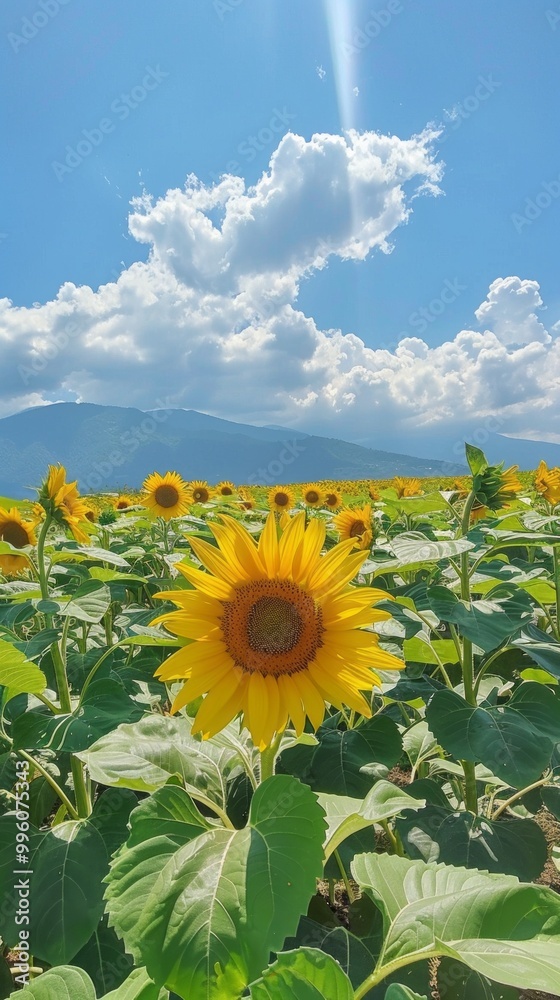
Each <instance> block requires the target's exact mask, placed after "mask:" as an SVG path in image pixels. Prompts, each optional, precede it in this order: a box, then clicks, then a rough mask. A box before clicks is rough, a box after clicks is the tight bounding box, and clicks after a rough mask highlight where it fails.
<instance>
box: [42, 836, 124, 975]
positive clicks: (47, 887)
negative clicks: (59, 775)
mask: <svg viewBox="0 0 560 1000" xmlns="http://www.w3.org/2000/svg"><path fill="white" fill-rule="evenodd" d="M107 862H108V858H107V851H106V849H105V845H104V843H103V840H102V838H101V835H100V834H99V833H98V831H97V830H96V829H95V827H94V826H93V825H92V824H91V823H89V822H88V821H87V820H77V821H73V820H72V821H69V822H67V823H60V824H59V825H58V826H54V827H53V828H52V829H51V830H49V832H48V833H47V834H45V836H44V837H43V839H42V841H41V843H40V845H39V847H38V849H37V852H36V855H35V858H34V861H33V876H32V880H31V886H30V897H31V899H32V901H33V918H32V920H31V924H30V932H31V933H30V945H31V953H32V954H33V955H35V956H36V957H37V958H39V959H42V960H43V961H44V962H48V963H49V965H64V964H65V963H66V962H69V961H70V960H71V959H72V958H73V957H74V956H75V955H76V953H77V952H78V951H79V950H80V948H83V946H84V945H85V944H86V942H87V941H88V940H89V938H90V937H91V935H92V934H93V932H94V930H95V928H96V927H97V925H98V923H99V921H100V919H101V916H102V914H103V909H104V907H103V885H102V879H103V878H104V876H105V874H106V872H107V867H108V865H107Z"/></svg>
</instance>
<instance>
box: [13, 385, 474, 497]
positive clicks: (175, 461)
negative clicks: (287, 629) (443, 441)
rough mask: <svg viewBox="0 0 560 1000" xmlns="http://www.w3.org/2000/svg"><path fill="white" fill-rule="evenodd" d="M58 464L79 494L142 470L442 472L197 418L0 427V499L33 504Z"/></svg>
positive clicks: (163, 415)
mask: <svg viewBox="0 0 560 1000" xmlns="http://www.w3.org/2000/svg"><path fill="white" fill-rule="evenodd" d="M57 462H62V463H63V465H65V466H66V468H67V470H68V475H69V477H70V478H71V479H77V480H78V483H79V487H80V489H81V490H82V491H83V492H95V491H97V490H118V489H122V487H124V486H129V487H131V488H135V487H139V486H140V485H141V483H142V481H143V480H144V478H145V477H146V475H148V474H149V473H150V472H153V471H154V470H157V471H158V472H162V473H163V472H165V471H166V470H168V469H176V470H177V471H178V472H180V473H181V474H182V475H183V476H184V477H185V478H186V479H188V480H190V479H207V480H208V481H209V482H211V483H217V482H219V481H220V480H221V479H231V480H232V481H233V482H234V483H252V484H255V485H256V484H257V483H261V484H270V485H272V484H273V483H282V482H283V483H289V482H294V483H301V482H307V481H311V480H314V479H367V478H371V479H374V478H375V479H385V478H389V477H391V476H395V475H405V476H439V475H446V474H449V473H448V467H446V465H445V463H444V462H438V461H435V460H434V461H432V460H430V459H426V458H412V457H411V456H408V455H398V454H392V453H391V452H385V451H374V450H372V449H370V448H364V447H362V446H361V445H357V444H350V443H348V442H347V441H339V440H337V439H336V438H324V437H316V436H313V435H308V434H302V433H301V432H298V431H293V430H288V429H287V428H282V427H253V426H251V425H249V424H238V423H234V422H233V421H231V420H221V419H219V418H218V417H211V416H209V415H208V414H206V413H199V412H198V411H197V410H150V411H142V410H137V409H133V408H132V407H119V406H98V405H95V404H93V403H54V404H53V405H51V406H40V407H34V408H32V409H29V410H24V411H22V412H21V413H17V414H15V415H14V416H11V417H4V418H3V419H1V420H0V495H4V496H11V497H14V498H16V499H19V498H23V497H29V496H31V495H32V491H33V489H34V488H35V487H36V486H37V485H38V484H39V482H40V480H41V478H42V477H43V475H44V474H45V471H46V468H47V465H48V464H49V463H50V464H54V463H57ZM459 471H461V469H460V468H459V467H456V468H455V469H454V470H453V472H454V474H455V472H457V474H458V472H459Z"/></svg>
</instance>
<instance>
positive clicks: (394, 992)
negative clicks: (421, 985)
mask: <svg viewBox="0 0 560 1000" xmlns="http://www.w3.org/2000/svg"><path fill="white" fill-rule="evenodd" d="M385 1000H428V998H427V996H426V994H424V996H422V997H421V996H420V994H419V993H413V992H412V990H409V988H408V986H400V984H399V983H392V984H391V986H390V987H389V989H388V990H387V992H386V994H385Z"/></svg>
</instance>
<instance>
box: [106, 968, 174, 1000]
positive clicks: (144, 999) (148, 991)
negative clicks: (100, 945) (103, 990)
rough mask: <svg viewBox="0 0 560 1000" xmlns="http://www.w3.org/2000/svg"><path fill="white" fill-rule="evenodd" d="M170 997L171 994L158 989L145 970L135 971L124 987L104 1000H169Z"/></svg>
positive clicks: (108, 994) (107, 995)
mask: <svg viewBox="0 0 560 1000" xmlns="http://www.w3.org/2000/svg"><path fill="white" fill-rule="evenodd" d="M168 997H169V992H168V991H167V990H166V989H158V987H157V986H155V985H154V983H153V982H152V980H151V979H150V977H149V975H148V973H147V972H146V970H145V969H134V972H131V974H130V976H129V977H128V979H127V980H126V981H125V982H124V983H123V984H122V986H119V988H118V989H116V990H113V992H112V993H107V994H106V995H105V996H104V997H103V1000H168Z"/></svg>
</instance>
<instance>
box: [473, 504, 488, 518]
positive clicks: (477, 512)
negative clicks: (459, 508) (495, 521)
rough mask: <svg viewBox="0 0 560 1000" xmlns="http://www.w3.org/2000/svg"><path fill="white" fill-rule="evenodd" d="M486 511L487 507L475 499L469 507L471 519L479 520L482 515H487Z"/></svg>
mask: <svg viewBox="0 0 560 1000" xmlns="http://www.w3.org/2000/svg"><path fill="white" fill-rule="evenodd" d="M488 513H489V511H488V507H486V506H485V505H484V504H483V503H478V501H477V500H475V502H474V503H473V505H472V507H471V521H481V520H482V518H483V517H488Z"/></svg>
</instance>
